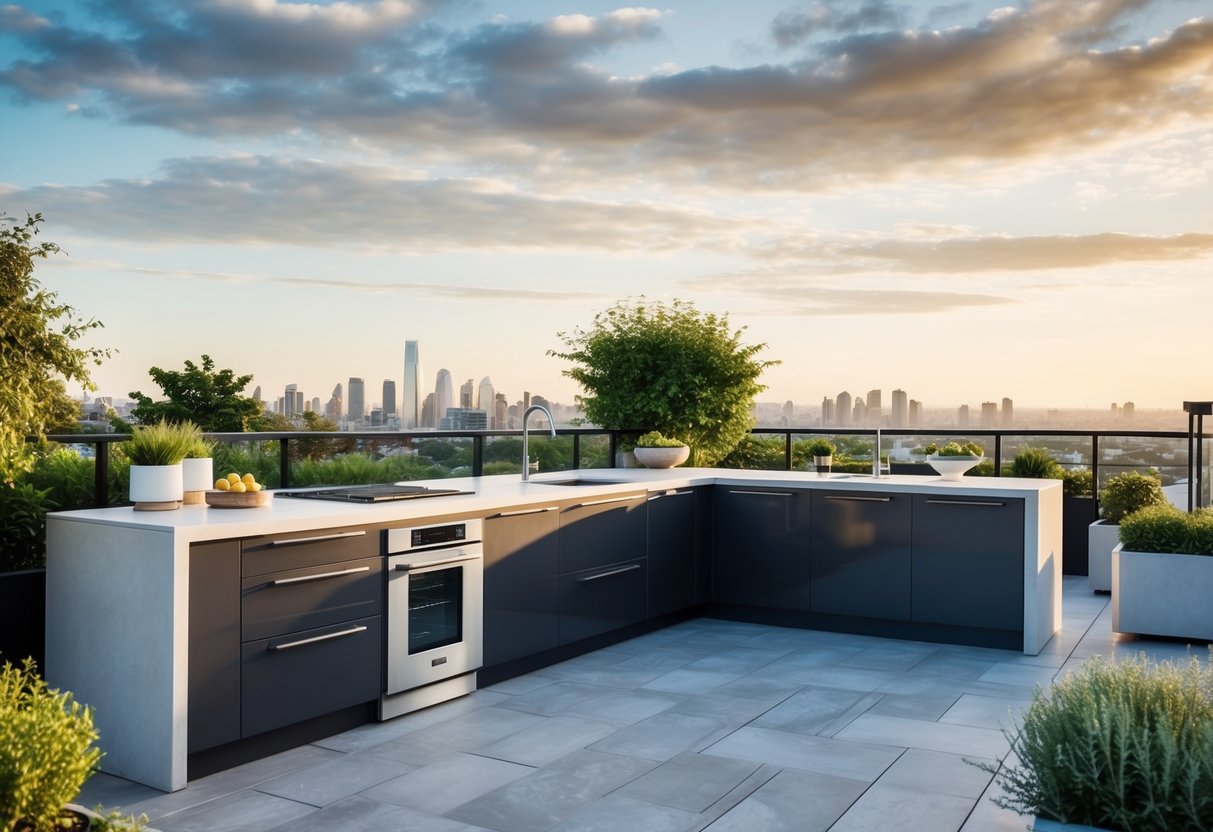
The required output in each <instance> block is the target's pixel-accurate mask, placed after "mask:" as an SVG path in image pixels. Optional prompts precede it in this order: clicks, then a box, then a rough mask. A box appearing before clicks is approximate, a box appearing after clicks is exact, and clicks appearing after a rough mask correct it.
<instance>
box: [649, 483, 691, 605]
mask: <svg viewBox="0 0 1213 832" xmlns="http://www.w3.org/2000/svg"><path fill="white" fill-rule="evenodd" d="M697 498H698V495H697V494H696V493H695V491H693V490H691V489H689V488H684V489H681V490H678V489H671V490H670V491H663V492H659V493H656V494H650V495H649V538H648V552H649V563H648V574H649V591H648V596H649V610H648V613H649V617H650V618H655V617H657V616H661V615H666V614H667V613H671V612H677V611H679V610H684V609H686V608H687V607H692V606H694V605H695V604H697V603H698V602H699V597H698V595H699V592H698V587H699V539H698V537H699V535H698V532H699V522H698V512H697V511H696V505H697Z"/></svg>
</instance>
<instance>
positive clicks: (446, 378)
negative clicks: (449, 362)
mask: <svg viewBox="0 0 1213 832" xmlns="http://www.w3.org/2000/svg"><path fill="white" fill-rule="evenodd" d="M454 406H455V382H453V381H451V371H450V370H447V369H442V370H439V371H438V376H437V378H436V379H435V380H434V424H435V425H437V424H438V421H439V420H440V419H442V417H443V416H445V415H446V412H447V409H449V408H452V407H454Z"/></svg>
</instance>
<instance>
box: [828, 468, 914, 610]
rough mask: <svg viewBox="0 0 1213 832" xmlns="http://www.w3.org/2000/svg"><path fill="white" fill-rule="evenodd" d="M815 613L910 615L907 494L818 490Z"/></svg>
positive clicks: (908, 497) (908, 507)
mask: <svg viewBox="0 0 1213 832" xmlns="http://www.w3.org/2000/svg"><path fill="white" fill-rule="evenodd" d="M812 502H813V527H812V533H811V535H810V539H811V540H812V544H811V551H810V562H811V563H812V588H811V591H810V598H811V599H812V600H811V609H812V611H813V612H820V613H829V614H832V615H855V616H861V617H864V618H883V619H888V620H893V621H909V620H910V506H911V498H910V496H909V495H906V494H880V493H876V494H873V493H869V492H865V493H862V494H857V493H855V492H848V491H814V492H813V496H812Z"/></svg>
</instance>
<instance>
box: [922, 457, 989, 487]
mask: <svg viewBox="0 0 1213 832" xmlns="http://www.w3.org/2000/svg"><path fill="white" fill-rule="evenodd" d="M983 459H985V457H984V456H935V455H932V456H929V457H927V462H929V463H930V464H931V467H932V468H934V469H935V471H936V473H938V474H939V476H940V479H945V480H948V481H950V482H960V478H961V477H963V476H964V475H965V472H966V471H968V470H969V469H970V468H972V467H973V466H974V465H976V464H977V463H979V462H981V461H982V460H983Z"/></svg>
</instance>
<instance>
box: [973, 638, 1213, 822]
mask: <svg viewBox="0 0 1213 832" xmlns="http://www.w3.org/2000/svg"><path fill="white" fill-rule="evenodd" d="M1004 734H1005V735H1006V737H1007V739H1008V741H1009V742H1010V744H1011V750H1012V751H1013V752H1014V757H1012V758H1008V759H1014V758H1016V757H1017V758H1018V760H1019V764H1018V765H1017V766H1016V767H1014V768H1007V769H1003V770H1002V771H1000V772H998V773H997V775H998V780H999V783H1000V785H1001V786H1002V788H1003V790H1004V791H1005V795H1004V796H1002V797H998V798H995V800H994V802H995V803H997V804H998V805H999V806H1001V807H1003V808H1006V809H1011V810H1013V811H1016V812H1018V813H1020V814H1025V815H1037V816H1040V817H1043V818H1048V819H1050V820H1056V821H1061V822H1063V823H1071V824H1082V825H1087V826H1093V827H1096V828H1099V829H1109V830H1132V831H1133V832H1168V831H1170V832H1174V830H1181V829H1182V830H1210V829H1213V670H1210V669H1209V668H1208V667H1207V666H1205V667H1202V666H1201V664H1200V662H1198V661H1197V660H1196V659H1195V658H1193V659H1192V660H1191V661H1190V662H1189V663H1188V664H1186V665H1175V664H1172V663H1170V662H1164V663H1162V664H1159V665H1157V666H1153V667H1152V666H1151V665H1150V664H1149V662H1148V661H1147V660H1146V658H1145V656H1138V657H1137V658H1135V659H1131V660H1121V661H1119V662H1116V663H1112V662H1109V661H1106V660H1104V659H1100V658H1095V659H1091V660H1088V661H1087V662H1086V663H1084V664H1083V666H1082V667H1081V668H1080V669H1079V670H1078V671H1077V672H1075V673H1072V674H1070V675H1069V676H1067V677H1065V678H1063V679H1062V680H1060V681H1058V682H1057V683H1055V684H1054V685H1053V686H1052V687H1051V688H1049V689H1048V690H1040V689H1038V690H1037V691H1036V694H1035V695H1034V696H1033V699H1032V704H1031V705H1029V706H1028V708H1027V710H1026V711H1025V712H1024V714H1023V717H1022V724H1021V725H1020V726H1019V728H1018V729H1017V730H1013V731H1012V730H1004ZM981 767H982V768H984V769H985V770H987V771H990V772H991V773H994V772H995V768H994V767H992V766H989V765H982V766H981Z"/></svg>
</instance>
